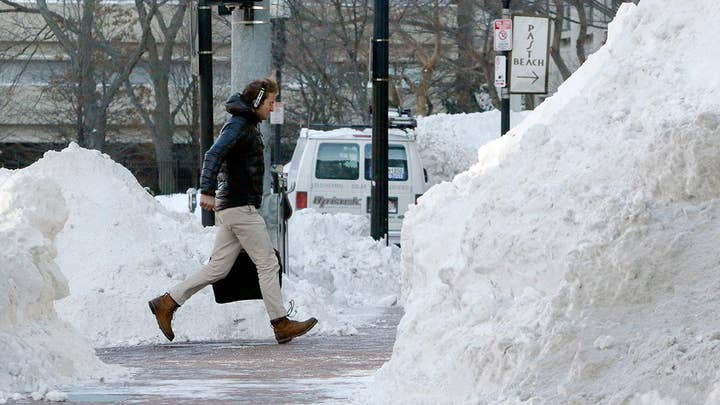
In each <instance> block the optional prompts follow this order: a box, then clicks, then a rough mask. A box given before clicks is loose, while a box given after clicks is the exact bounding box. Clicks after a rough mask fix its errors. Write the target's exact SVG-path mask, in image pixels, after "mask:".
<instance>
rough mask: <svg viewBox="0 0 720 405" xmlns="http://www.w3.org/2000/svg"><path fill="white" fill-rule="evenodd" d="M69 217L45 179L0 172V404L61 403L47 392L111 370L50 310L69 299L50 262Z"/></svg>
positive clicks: (57, 193) (61, 278)
mask: <svg viewBox="0 0 720 405" xmlns="http://www.w3.org/2000/svg"><path fill="white" fill-rule="evenodd" d="M67 215H68V210H67V208H66V206H65V201H64V199H63V197H62V193H61V191H60V188H59V187H58V186H57V184H55V183H54V182H53V181H51V180H50V179H48V178H46V177H43V176H34V175H31V174H29V173H26V172H23V171H17V172H16V173H13V172H11V171H2V172H1V173H0V241H2V243H1V244H0V403H4V402H5V401H6V400H7V399H15V400H19V399H21V398H22V395H20V394H19V393H32V397H33V398H34V399H36V400H39V399H43V398H44V399H49V400H53V399H62V397H63V395H62V394H60V393H58V392H55V391H52V390H51V387H53V386H54V385H56V384H61V383H66V382H69V381H70V380H72V379H74V378H86V377H89V376H91V375H93V374H98V373H103V372H108V371H109V368H106V367H103V364H102V363H101V362H100V360H98V358H97V357H96V356H95V351H94V350H93V348H92V346H91V345H90V342H88V341H87V340H85V339H84V338H82V337H81V336H80V335H79V334H78V333H77V332H76V331H75V330H73V328H72V327H71V326H70V325H69V324H67V323H66V322H63V321H61V320H60V319H59V318H58V316H57V313H56V312H55V309H54V307H53V302H54V301H55V300H58V299H60V298H63V297H65V296H66V295H67V294H68V284H67V281H66V279H65V277H64V276H63V275H62V273H61V272H60V269H59V268H58V266H57V265H56V264H55V262H54V259H55V257H56V250H55V246H54V241H55V238H56V235H57V233H58V232H59V231H60V230H61V229H62V228H63V225H64V224H65V220H66V219H67ZM12 393H16V394H13V395H11V394H12Z"/></svg>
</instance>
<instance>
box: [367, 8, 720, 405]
mask: <svg viewBox="0 0 720 405" xmlns="http://www.w3.org/2000/svg"><path fill="white" fill-rule="evenodd" d="M717 21H720V4H718V2H716V1H714V0H698V1H694V2H670V3H668V2H663V1H659V0H643V1H642V2H640V4H639V5H638V6H636V5H633V4H624V5H623V6H622V7H621V9H620V12H619V13H618V15H617V17H616V19H615V21H614V22H613V23H612V24H611V27H610V32H609V37H608V41H607V44H606V45H605V46H604V47H603V48H602V49H600V50H599V51H598V52H597V53H595V54H594V55H592V56H591V57H590V58H589V59H588V61H587V62H586V63H585V64H584V65H583V66H582V67H581V68H580V70H578V71H577V72H576V73H575V74H574V75H573V76H572V77H571V78H570V79H569V80H568V81H567V82H566V83H565V84H564V85H563V86H562V87H561V88H560V90H559V91H558V93H557V94H556V95H554V96H553V97H552V98H550V99H548V100H546V102H545V103H543V104H542V105H541V106H540V107H538V108H537V109H536V110H535V111H534V113H533V114H531V115H530V116H529V117H527V118H526V119H525V120H524V121H523V122H522V123H521V124H520V125H518V126H517V127H516V128H515V129H514V130H513V131H511V133H510V135H509V136H506V137H503V138H502V139H499V140H497V141H494V142H491V143H489V144H487V145H486V146H485V147H483V148H482V149H481V150H480V152H479V162H478V163H477V165H475V166H473V167H472V168H471V169H470V170H469V171H468V172H466V173H463V174H461V175H459V176H457V177H456V178H455V180H454V181H453V182H452V183H443V184H440V185H438V186H436V187H434V188H433V189H431V190H430V191H429V192H428V193H426V194H425V196H423V197H422V198H421V199H420V204H419V206H417V207H415V208H414V209H413V210H411V211H410V212H409V214H408V216H407V217H406V219H405V224H404V228H403V234H402V246H403V252H402V256H403V275H402V278H403V283H404V284H403V294H404V299H405V303H406V305H405V311H406V314H405V316H404V318H403V319H402V321H401V324H400V326H399V329H398V338H397V341H396V344H395V348H394V352H393V355H392V359H391V360H390V361H389V362H388V363H387V364H385V365H384V366H383V368H382V369H381V370H379V372H378V374H377V375H376V378H375V379H374V381H373V383H372V392H370V393H369V395H370V396H371V398H368V399H366V400H365V402H366V403H367V402H373V403H393V404H396V403H408V404H410V403H412V404H441V403H444V404H478V403H483V404H486V403H487V404H500V403H503V404H505V403H528V404H530V403H532V404H595V403H603V404H606V403H607V404H677V403H682V404H703V403H705V404H716V403H720V384H719V383H718V381H719V377H720V376H719V375H718V371H717V365H718V364H720V350H718V348H720V321H718V314H720V261H719V260H718V255H717V246H718V245H719V244H720V199H719V197H720V158H719V156H720V75H718V74H717V73H716V71H717V66H718V64H719V63H720V43H719V42H718V41H717V38H718V37H720V25H718V24H716V22H717Z"/></svg>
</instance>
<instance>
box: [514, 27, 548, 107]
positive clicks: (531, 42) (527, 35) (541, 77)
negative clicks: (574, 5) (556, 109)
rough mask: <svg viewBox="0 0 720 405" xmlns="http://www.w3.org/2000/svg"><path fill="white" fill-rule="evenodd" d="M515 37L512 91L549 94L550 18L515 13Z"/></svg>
mask: <svg viewBox="0 0 720 405" xmlns="http://www.w3.org/2000/svg"><path fill="white" fill-rule="evenodd" d="M512 39H513V46H512V48H513V50H512V53H511V55H510V92H511V93H522V94H530V93H535V94H545V93H547V82H548V62H549V59H548V56H549V53H548V51H549V47H548V44H549V43H550V20H549V19H548V18H546V17H528V16H520V15H516V16H514V17H513V35H512Z"/></svg>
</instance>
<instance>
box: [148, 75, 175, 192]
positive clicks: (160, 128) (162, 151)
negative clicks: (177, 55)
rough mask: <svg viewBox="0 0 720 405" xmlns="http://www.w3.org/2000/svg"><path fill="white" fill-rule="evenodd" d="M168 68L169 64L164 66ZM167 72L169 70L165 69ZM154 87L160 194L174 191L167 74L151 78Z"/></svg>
mask: <svg viewBox="0 0 720 405" xmlns="http://www.w3.org/2000/svg"><path fill="white" fill-rule="evenodd" d="M166 68H167V69H170V67H169V66H166ZM165 72H169V70H165ZM153 84H154V87H155V110H154V112H153V122H154V124H155V125H154V127H153V128H152V131H151V132H152V138H153V145H154V146H155V160H156V161H157V165H158V189H159V190H158V191H159V192H160V194H171V193H174V192H175V191H176V190H175V187H176V182H175V176H176V173H175V169H176V167H175V166H176V162H175V159H174V158H173V134H174V133H175V124H174V123H173V122H172V117H171V113H170V91H169V79H168V76H167V74H160V75H156V78H155V79H154V80H153Z"/></svg>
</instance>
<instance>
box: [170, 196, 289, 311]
mask: <svg viewBox="0 0 720 405" xmlns="http://www.w3.org/2000/svg"><path fill="white" fill-rule="evenodd" d="M215 218H216V219H217V224H216V228H217V234H216V236H215V246H214V247H213V252H212V257H211V258H210V263H208V264H207V265H205V266H203V268H202V269H200V270H199V271H197V272H195V273H194V274H192V275H190V277H188V278H187V279H186V280H185V281H183V282H181V283H179V284H178V285H176V286H174V287H173V288H171V289H170V291H169V292H170V296H171V297H172V298H173V299H174V300H175V302H177V303H178V305H182V304H184V303H185V301H187V300H188V298H190V297H191V296H192V295H193V294H195V293H196V292H198V291H200V290H201V289H202V288H204V287H205V286H207V285H209V284H212V283H214V282H216V281H218V280H221V279H223V278H225V276H227V274H228V273H229V272H230V269H231V268H232V266H233V264H234V263H235V259H236V258H237V257H238V255H239V254H240V252H241V251H242V250H245V251H246V252H247V254H248V256H250V259H251V260H252V261H253V263H255V267H257V272H258V278H259V280H260V291H261V292H262V296H263V301H264V302H265V308H266V309H267V312H268V315H270V319H271V320H272V319H277V318H281V317H283V316H285V315H286V314H287V313H286V311H285V308H284V307H283V303H282V302H283V300H282V293H281V292H280V284H279V282H278V271H279V270H280V264H279V263H278V261H277V257H276V256H275V250H274V248H273V245H272V243H271V242H270V236H269V235H268V232H267V228H266V226H265V220H263V218H262V217H261V216H260V214H258V212H257V209H255V207H254V206H252V205H245V206H242V207H233V208H227V209H224V210H221V211H217V212H215Z"/></svg>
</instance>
